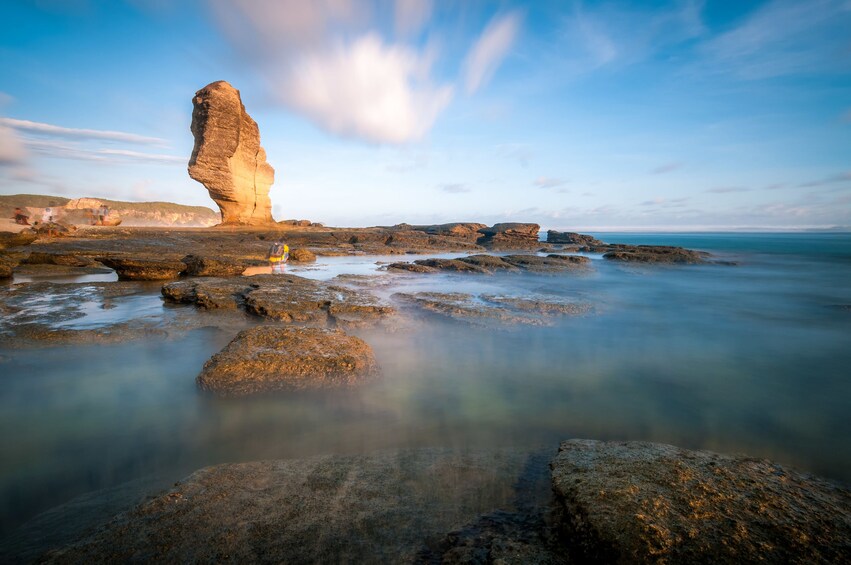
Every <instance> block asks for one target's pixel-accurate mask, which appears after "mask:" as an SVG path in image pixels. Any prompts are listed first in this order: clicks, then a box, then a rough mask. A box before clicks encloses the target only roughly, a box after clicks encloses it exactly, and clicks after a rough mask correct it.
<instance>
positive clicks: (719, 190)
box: [706, 186, 751, 194]
mask: <svg viewBox="0 0 851 565" xmlns="http://www.w3.org/2000/svg"><path fill="white" fill-rule="evenodd" d="M750 190H751V189H749V188H745V187H742V186H716V187H715V188H710V189H709V190H707V191H706V192H709V193H711V194H730V193H733V192H750Z"/></svg>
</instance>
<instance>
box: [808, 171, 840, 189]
mask: <svg viewBox="0 0 851 565" xmlns="http://www.w3.org/2000/svg"><path fill="white" fill-rule="evenodd" d="M842 182H851V171H846V172H844V173H839V174H836V175H831V176H828V177H823V178H820V179H816V180H812V181H807V182H802V183H801V184H799V185H798V188H815V187H817V186H825V185H830V184H837V183H842Z"/></svg>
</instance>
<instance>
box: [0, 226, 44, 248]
mask: <svg viewBox="0 0 851 565" xmlns="http://www.w3.org/2000/svg"><path fill="white" fill-rule="evenodd" d="M36 239H38V234H37V233H36V231H35V230H34V229H31V228H27V229H24V230H21V231H19V232H17V233H14V232H4V231H0V249H8V248H9V247H19V246H22V245H29V244H30V243H32V242H33V241H35V240H36Z"/></svg>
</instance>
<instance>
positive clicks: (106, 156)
mask: <svg viewBox="0 0 851 565" xmlns="http://www.w3.org/2000/svg"><path fill="white" fill-rule="evenodd" d="M24 143H25V144H26V147H27V148H29V149H30V150H31V151H32V152H33V153H34V154H38V155H42V156H45V157H53V158H59V159H74V160H77V161H97V162H100V163H104V164H109V163H114V164H118V163H127V162H128V161H143V162H148V163H160V164H177V163H180V164H183V165H185V164H186V162H187V158H186V157H179V156H176V155H164V154H158V153H143V152H140V151H131V150H128V149H92V148H88V147H83V146H81V145H75V144H73V143H71V144H69V143H62V142H59V141H54V140H35V139H28V140H25V141H24Z"/></svg>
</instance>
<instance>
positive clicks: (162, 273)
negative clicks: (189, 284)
mask: <svg viewBox="0 0 851 565" xmlns="http://www.w3.org/2000/svg"><path fill="white" fill-rule="evenodd" d="M97 260H98V261H100V262H101V263H103V264H104V265H106V266H107V267H109V268H110V269H113V270H114V271H115V272H116V274H117V275H118V280H120V281H162V280H168V279H174V278H177V276H178V275H179V274H180V273H181V272H182V271H183V270H184V269H185V268H186V265H184V264H183V263H182V262H181V261H176V260H168V259H147V258H134V257H98V258H97Z"/></svg>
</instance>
